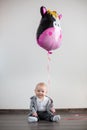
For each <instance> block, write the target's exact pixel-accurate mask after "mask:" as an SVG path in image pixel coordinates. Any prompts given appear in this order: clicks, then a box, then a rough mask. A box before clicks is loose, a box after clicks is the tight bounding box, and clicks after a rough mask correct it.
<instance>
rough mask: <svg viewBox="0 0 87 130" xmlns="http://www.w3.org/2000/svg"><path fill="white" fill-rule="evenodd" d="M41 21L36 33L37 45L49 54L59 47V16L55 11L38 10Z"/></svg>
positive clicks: (60, 33)
mask: <svg viewBox="0 0 87 130" xmlns="http://www.w3.org/2000/svg"><path fill="white" fill-rule="evenodd" d="M40 13H41V16H42V18H41V21H40V24H39V27H38V29H37V33H36V39H37V43H38V45H39V46H40V47H42V48H44V49H45V50H47V51H48V52H49V53H50V51H52V50H55V49H57V48H59V47H60V46H61V40H62V32H61V27H60V19H61V17H62V15H61V14H59V15H58V14H57V12H56V11H50V10H47V9H46V8H45V7H43V6H42V7H41V8H40Z"/></svg>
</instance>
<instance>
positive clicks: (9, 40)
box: [0, 0, 87, 109]
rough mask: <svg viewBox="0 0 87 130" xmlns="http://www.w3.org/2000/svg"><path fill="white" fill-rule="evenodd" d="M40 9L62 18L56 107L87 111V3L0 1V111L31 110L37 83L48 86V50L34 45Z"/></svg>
mask: <svg viewBox="0 0 87 130" xmlns="http://www.w3.org/2000/svg"><path fill="white" fill-rule="evenodd" d="M42 5H43V6H45V7H46V8H47V9H51V10H56V11H57V12H58V13H62V15H63V17H62V20H61V27H62V33H63V40H62V46H61V47H60V48H59V49H57V50H55V51H54V52H53V54H52V55H51V72H50V76H51V78H50V80H51V86H50V87H48V95H49V96H51V97H52V98H53V100H54V105H55V107H56V108H87V57H86V56H87V0H0V109H28V108H29V101H30V100H29V98H30V97H31V96H32V95H33V94H34V87H35V85H36V84H37V83H38V82H41V81H43V82H46V83H47V80H48V76H47V75H48V73H47V52H46V51H45V50H44V49H42V48H40V47H39V46H38V45H37V42H36V30H37V27H38V25H39V22H40V19H41V15H40V7H41V6H42Z"/></svg>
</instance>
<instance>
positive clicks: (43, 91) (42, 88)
mask: <svg viewBox="0 0 87 130" xmlns="http://www.w3.org/2000/svg"><path fill="white" fill-rule="evenodd" d="M46 93H47V88H46V86H37V87H36V89H35V94H36V96H37V97H38V98H40V99H42V98H44V96H45V95H46Z"/></svg>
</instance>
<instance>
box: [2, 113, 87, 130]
mask: <svg viewBox="0 0 87 130" xmlns="http://www.w3.org/2000/svg"><path fill="white" fill-rule="evenodd" d="M0 130H87V114H61V120H60V121H59V122H58V123H56V122H47V121H39V122H37V123H28V122H27V114H0Z"/></svg>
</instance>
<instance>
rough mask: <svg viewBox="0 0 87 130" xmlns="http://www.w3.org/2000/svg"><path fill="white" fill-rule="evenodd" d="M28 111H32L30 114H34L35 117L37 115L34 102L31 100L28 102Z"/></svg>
mask: <svg viewBox="0 0 87 130" xmlns="http://www.w3.org/2000/svg"><path fill="white" fill-rule="evenodd" d="M30 111H31V112H32V116H36V117H37V116H38V115H37V112H36V110H35V107H34V102H33V101H32V100H31V102H30Z"/></svg>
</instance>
